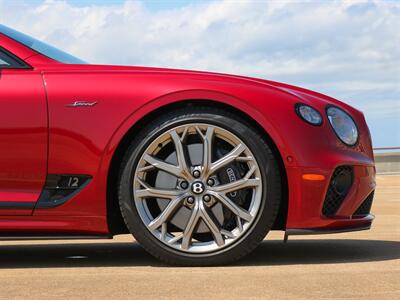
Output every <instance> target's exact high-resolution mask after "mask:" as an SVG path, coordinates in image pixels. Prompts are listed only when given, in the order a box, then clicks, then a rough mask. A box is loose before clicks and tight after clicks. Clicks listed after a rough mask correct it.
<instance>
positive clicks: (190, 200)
mask: <svg viewBox="0 0 400 300" xmlns="http://www.w3.org/2000/svg"><path fill="white" fill-rule="evenodd" d="M186 201H187V203H189V204H193V203H194V197H192V196H190V197H187V199H186Z"/></svg>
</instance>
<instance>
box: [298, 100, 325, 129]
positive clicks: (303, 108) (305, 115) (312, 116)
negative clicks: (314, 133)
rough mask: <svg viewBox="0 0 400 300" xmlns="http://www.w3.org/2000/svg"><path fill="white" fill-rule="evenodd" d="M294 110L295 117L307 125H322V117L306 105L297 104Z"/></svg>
mask: <svg viewBox="0 0 400 300" xmlns="http://www.w3.org/2000/svg"><path fill="white" fill-rule="evenodd" d="M295 109H296V113H297V115H298V116H299V117H300V118H302V119H303V120H304V121H306V122H307V123H310V124H311V125H315V126H318V125H321V124H322V116H321V114H320V113H319V112H318V111H317V110H316V109H315V108H312V107H311V106H309V105H306V104H302V103H297V104H296V106H295Z"/></svg>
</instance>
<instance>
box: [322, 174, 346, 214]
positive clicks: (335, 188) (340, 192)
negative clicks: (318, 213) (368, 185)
mask: <svg viewBox="0 0 400 300" xmlns="http://www.w3.org/2000/svg"><path fill="white" fill-rule="evenodd" d="M353 177H354V176H353V168H352V167H351V166H340V167H337V168H336V169H335V171H334V172H333V175H332V177H331V181H330V183H329V187H328V191H327V192H326V197H325V201H324V206H323V207H322V214H323V215H324V216H326V217H332V216H334V215H335V214H336V212H337V211H338V209H339V208H340V206H341V205H342V203H343V201H344V199H345V198H346V196H347V194H348V193H349V191H350V188H351V186H352V185H353Z"/></svg>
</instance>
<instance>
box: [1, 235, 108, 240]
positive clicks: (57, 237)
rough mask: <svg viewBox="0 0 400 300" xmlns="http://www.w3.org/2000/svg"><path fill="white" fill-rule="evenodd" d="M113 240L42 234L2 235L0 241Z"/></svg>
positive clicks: (101, 237) (102, 237)
mask: <svg viewBox="0 0 400 300" xmlns="http://www.w3.org/2000/svg"><path fill="white" fill-rule="evenodd" d="M94 239H96V240H97V239H108V240H111V239H113V236H112V235H46V234H43V235H40V234H25V235H24V234H15V233H10V234H9V235H5V234H4V233H1V234H0V241H30V240H35V241H38V240H44V241H45V240H94Z"/></svg>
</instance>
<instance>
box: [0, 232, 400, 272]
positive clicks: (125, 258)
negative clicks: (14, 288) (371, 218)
mask: <svg viewBox="0 0 400 300" xmlns="http://www.w3.org/2000/svg"><path fill="white" fill-rule="evenodd" d="M398 258H400V242H398V241H383V240H355V239H350V240H348V239H347V240H340V239H336V240H291V241H289V243H287V244H284V243H283V242H281V241H276V240H273V241H264V242H263V243H261V245H260V246H259V247H258V248H257V249H256V250H255V251H254V252H253V253H252V254H251V255H250V256H248V257H246V258H244V259H243V260H241V261H239V262H237V263H234V264H232V265H231V266H268V265H296V264H337V263H358V262H370V261H384V260H393V259H398ZM118 266H154V267H165V266H166V265H164V264H162V263H160V262H158V261H157V260H156V259H154V258H153V257H152V256H150V255H149V254H147V253H146V252H145V251H144V250H143V249H142V248H141V247H140V245H138V244H137V243H134V242H132V243H92V244H90V243H84V244H79V243H75V244H49V245H43V244H40V245H38V244H36V245H4V246H1V244H0V269H5V268H59V267H66V268H68V267H118Z"/></svg>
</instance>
